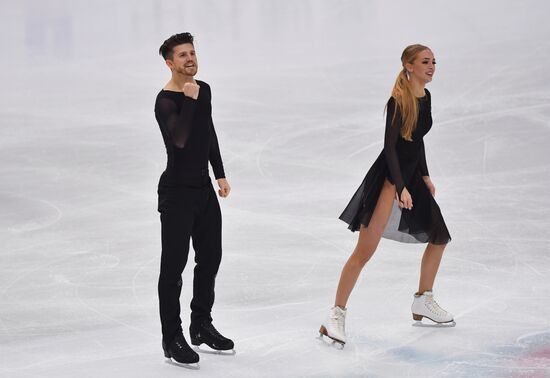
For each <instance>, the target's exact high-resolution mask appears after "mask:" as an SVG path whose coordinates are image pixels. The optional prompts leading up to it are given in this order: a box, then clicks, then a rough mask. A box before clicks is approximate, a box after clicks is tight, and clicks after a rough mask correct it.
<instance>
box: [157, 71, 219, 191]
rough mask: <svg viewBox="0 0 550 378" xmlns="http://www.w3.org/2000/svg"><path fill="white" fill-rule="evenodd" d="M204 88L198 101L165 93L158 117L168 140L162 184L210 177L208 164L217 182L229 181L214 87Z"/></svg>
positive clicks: (160, 96)
mask: <svg viewBox="0 0 550 378" xmlns="http://www.w3.org/2000/svg"><path fill="white" fill-rule="evenodd" d="M197 84H198V85H199V86H200V90H199V96H198V98H197V99H196V100H194V99H193V98H191V97H187V96H185V94H184V93H183V92H174V91H167V90H164V89H163V90H161V91H160V92H159V94H158V95H157V99H156V102H155V117H156V119H157V122H158V124H159V127H160V131H161V133H162V138H163V139H164V145H165V146H166V153H167V155H168V162H167V165H166V170H165V171H164V173H163V175H162V177H161V184H165V185H176V186H177V185H180V184H185V182H186V181H187V180H189V179H195V178H200V177H203V176H205V174H206V175H207V174H208V161H210V164H211V165H212V170H213V171H214V176H215V178H216V179H220V178H225V172H224V169H223V162H222V158H221V154H220V148H219V145H218V138H217V136H216V131H215V130H214V123H213V122H212V102H211V100H212V93H211V91H210V86H209V85H208V84H207V83H205V82H204V81H199V80H197Z"/></svg>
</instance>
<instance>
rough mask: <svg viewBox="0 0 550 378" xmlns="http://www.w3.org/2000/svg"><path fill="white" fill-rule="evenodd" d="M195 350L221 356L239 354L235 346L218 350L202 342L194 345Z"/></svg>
mask: <svg viewBox="0 0 550 378" xmlns="http://www.w3.org/2000/svg"><path fill="white" fill-rule="evenodd" d="M193 350H195V352H197V353H205V354H216V355H219V356H234V355H236V354H237V351H236V350H235V349H234V348H233V349H228V350H218V349H212V348H210V347H209V346H208V345H207V346H206V347H203V346H202V344H201V345H195V346H193Z"/></svg>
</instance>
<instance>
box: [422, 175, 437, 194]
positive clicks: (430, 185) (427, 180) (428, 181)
mask: <svg viewBox="0 0 550 378" xmlns="http://www.w3.org/2000/svg"><path fill="white" fill-rule="evenodd" d="M422 179H423V180H424V183H425V184H426V186H427V187H428V190H429V191H430V193H432V197H435V185H434V184H433V182H432V180H431V179H430V176H422Z"/></svg>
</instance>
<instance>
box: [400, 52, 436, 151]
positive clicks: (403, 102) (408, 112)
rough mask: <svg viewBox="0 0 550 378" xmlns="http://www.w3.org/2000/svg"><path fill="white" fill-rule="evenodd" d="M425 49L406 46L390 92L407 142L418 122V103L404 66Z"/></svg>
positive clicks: (410, 138)
mask: <svg viewBox="0 0 550 378" xmlns="http://www.w3.org/2000/svg"><path fill="white" fill-rule="evenodd" d="M426 49H428V47H427V46H424V45H420V44H416V45H410V46H407V47H406V48H405V50H403V54H401V64H402V65H403V69H402V70H401V71H400V72H399V74H398V75H397V79H396V80H395V84H394V86H393V90H392V96H393V98H395V102H396V103H397V109H399V112H400V113H401V120H402V124H401V130H400V132H401V136H402V137H403V139H405V140H408V141H412V134H413V132H414V130H415V128H416V121H417V120H418V102H417V100H416V96H415V95H414V93H413V92H412V86H411V83H410V81H409V78H408V73H407V69H406V68H405V64H406V63H410V64H412V63H413V62H414V60H415V59H416V56H417V55H418V54H419V53H420V52H422V51H424V50H426ZM396 113H397V112H395V113H394V115H393V119H392V123H393V122H394V121H395V115H396Z"/></svg>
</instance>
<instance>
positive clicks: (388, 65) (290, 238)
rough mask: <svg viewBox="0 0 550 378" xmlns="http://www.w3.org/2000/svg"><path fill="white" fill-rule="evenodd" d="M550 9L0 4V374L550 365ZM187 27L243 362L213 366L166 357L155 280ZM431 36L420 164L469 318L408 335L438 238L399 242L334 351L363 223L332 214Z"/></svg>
mask: <svg viewBox="0 0 550 378" xmlns="http://www.w3.org/2000/svg"><path fill="white" fill-rule="evenodd" d="M549 13H550V4H549V3H548V2H544V1H535V0H527V1H497V0H491V1H473V0H467V1H460V2H443V1H414V2H413V1H392V2H390V1H382V0H377V1H360V0H357V1H352V0H349V1H336V0H331V1H328V0H318V1H313V0H311V1H307V0H302V1H281V0H268V1H267V0H266V1H252V0H234V1H221V0H220V1H205V0H203V1H162V0H156V1H154V0H148V1H145V0H144V1H131V0H121V1H106V0H98V1H84V0H76V1H70V0H47V1H46V0H24V1H23V0H22V1H7V0H5V1H2V3H1V5H0V41H1V47H2V53H1V54H2V58H1V60H0V102H1V104H2V105H1V106H0V125H1V128H0V375H1V376H2V377H181V376H193V377H235V378H237V377H239V378H240V377H406V376H411V377H445V376H449V377H508V376H510V377H548V376H550V324H549V319H550V300H549V299H550V284H549V278H548V277H549V276H550V248H549V245H550V231H549V230H550V211H549V207H550V195H549V193H550V191H549V187H550V152H549V148H550V87H549V83H550V68H549V65H548V62H549V61H550V42H549V36H550V22H549V21H548V14H549ZM187 30H188V31H191V32H193V33H194V34H195V36H196V48H197V52H198V57H199V64H200V72H199V75H198V77H199V78H200V79H203V80H205V81H207V82H209V83H210V85H211V87H212V89H213V109H214V122H215V125H216V128H217V132H218V136H219V139H220V144H221V147H222V156H223V157H224V162H225V166H226V171H227V174H228V178H229V181H230V183H231V185H232V187H233V192H232V194H231V196H230V197H229V198H227V199H220V202H221V204H222V210H223V217H224V259H223V262H222V266H221V270H220V273H219V275H218V280H217V290H216V295H217V298H216V304H215V307H214V313H213V315H214V319H215V321H214V322H215V325H216V326H217V327H218V328H219V329H220V330H221V331H222V332H223V333H225V334H226V335H228V336H230V337H232V338H234V340H235V342H236V349H237V354H236V355H235V356H218V355H212V354H201V362H200V370H198V371H189V370H183V369H182V368H179V367H176V366H173V365H170V364H166V363H165V362H164V357H163V355H162V350H161V346H160V322H159V318H158V310H157V303H158V302H157V294H156V284H157V276H158V270H159V255H160V235H159V232H160V222H159V216H158V213H157V212H156V207H155V206H156V185H157V181H158V177H159V175H160V173H161V172H162V171H163V169H164V165H165V159H166V157H165V151H164V146H163V144H162V139H161V135H160V132H159V130H158V126H157V124H156V122H155V119H154V116H153V103H154V99H155V96H156V94H157V92H158V90H159V89H160V88H161V87H162V86H163V85H164V84H165V82H166V81H167V80H168V78H169V71H168V69H167V68H166V66H165V65H164V63H163V61H162V59H161V58H160V57H159V56H158V54H157V51H158V47H159V45H160V44H161V42H162V41H163V40H164V39H165V38H167V37H168V36H169V35H170V34H173V33H176V32H181V31H187ZM417 42H420V43H423V44H426V45H428V46H430V47H431V48H432V50H433V51H434V53H435V56H436V59H437V62H438V65H437V72H436V75H435V78H434V81H433V83H431V84H430V85H429V87H428V88H429V89H430V91H431V92H432V97H433V116H434V126H433V128H432V131H431V132H430V134H428V136H427V137H426V146H427V158H428V166H429V169H430V173H431V176H432V179H433V181H434V183H435V184H436V186H437V196H436V198H437V200H438V203H439V205H440V207H441V209H442V212H443V215H444V217H445V219H446V222H447V225H448V227H449V230H450V232H451V235H452V237H453V241H452V242H451V243H450V244H449V246H448V248H447V251H446V253H445V256H444V259H443V262H442V266H441V269H440V272H439V275H438V278H437V281H436V285H435V293H436V296H437V298H438V301H439V302H440V303H441V304H442V305H443V306H444V307H445V308H447V309H448V310H450V311H452V312H453V313H455V314H456V321H457V326H456V327H454V328H445V329H440V328H421V327H414V326H413V324H414V322H413V320H412V318H411V313H410V304H411V302H412V295H413V293H414V292H415V291H416V289H417V280H418V270H419V263H420V257H421V255H422V250H423V246H422V245H410V244H399V243H396V242H392V241H386V240H383V241H382V242H381V243H380V246H379V250H378V251H377V253H376V254H375V257H374V259H373V260H372V261H371V262H370V263H369V264H368V265H367V268H366V269H365V270H364V271H363V274H362V275H361V278H360V281H359V282H358V284H357V286H356V288H355V291H354V292H353V294H352V297H351V300H350V302H349V310H348V314H349V316H348V319H347V331H348V334H349V341H348V345H347V346H346V347H345V349H344V350H341V351H340V350H337V349H335V348H333V347H330V346H328V345H327V344H326V343H323V342H321V341H320V340H318V339H317V330H318V328H319V325H320V322H321V321H322V320H323V318H324V317H325V315H326V314H327V312H328V310H329V308H330V306H331V305H332V304H333V301H334V294H335V290H336V285H337V282H338V278H339V274H340V270H341V268H342V266H343V264H344V262H345V261H346V259H347V257H348V256H349V254H350V252H351V251H352V249H353V247H354V245H355V242H356V238H357V234H353V233H351V232H349V231H348V230H347V229H346V225H345V224H344V223H343V222H341V221H339V220H338V216H339V214H340V212H341V211H342V210H343V208H344V207H345V205H346V204H347V202H348V200H349V198H350V197H351V195H352V194H353V192H354V191H355V189H356V188H357V186H358V185H359V184H360V182H361V180H362V178H363V176H364V174H365V173H366V171H367V170H368V168H369V167H370V165H371V164H372V163H373V161H374V159H375V158H376V156H377V155H378V153H379V152H380V150H381V148H382V138H383V127H384V126H383V125H384V124H383V108H384V104H385V102H386V100H387V98H388V96H389V94H390V92H391V87H392V85H393V82H394V80H395V77H396V75H397V73H398V71H399V70H400V61H399V58H400V54H401V52H402V50H403V48H404V47H405V46H406V45H408V44H411V43H417ZM190 261H192V260H191V259H190ZM192 268H193V264H192V263H189V265H188V266H187V269H186V271H185V273H184V290H183V294H182V298H181V301H182V308H183V314H182V317H183V320H184V328H187V326H188V319H189V307H188V303H189V301H190V295H191V287H190V282H191V280H192Z"/></svg>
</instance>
